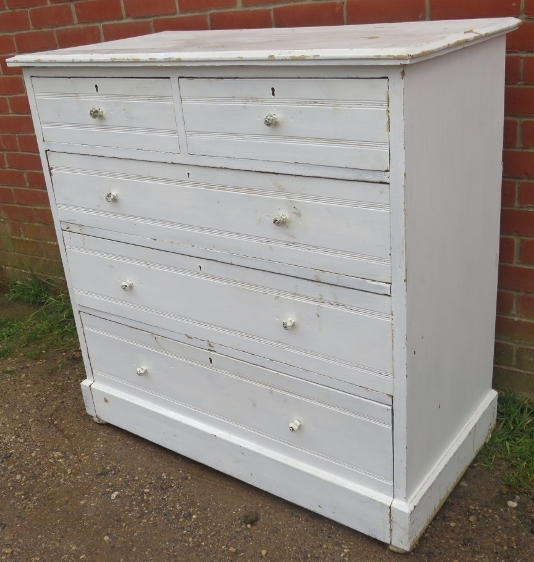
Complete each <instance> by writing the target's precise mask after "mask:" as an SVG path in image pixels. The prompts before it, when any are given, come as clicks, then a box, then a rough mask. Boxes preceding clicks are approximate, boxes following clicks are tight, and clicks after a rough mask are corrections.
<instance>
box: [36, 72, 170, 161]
mask: <svg viewBox="0 0 534 562" xmlns="http://www.w3.org/2000/svg"><path fill="white" fill-rule="evenodd" d="M32 84H33V88H34V91H35V99H36V103H37V110H38V112H39V119H40V121H41V127H42V131H43V138H44V140H45V141H46V142H54V143H63V144H76V145H84V146H88V147H90V146H95V145H96V146H107V147H112V148H123V149H136V150H146V151H157V152H172V153H178V152H180V149H179V143H178V132H177V127H176V115H175V110H174V101H173V95H172V87H171V81H170V79H168V78H120V79H116V78H39V77H33V78H32ZM99 111H100V112H101V114H98V112H99Z"/></svg>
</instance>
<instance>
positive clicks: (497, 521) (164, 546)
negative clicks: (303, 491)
mask: <svg viewBox="0 0 534 562" xmlns="http://www.w3.org/2000/svg"><path fill="white" fill-rule="evenodd" d="M0 306H1V307H3V308H2V312H0V314H2V315H6V314H14V313H17V314H19V313H24V309H23V308H20V307H19V308H17V307H16V306H14V305H10V306H6V304H5V302H4V303H0ZM83 378H84V374H83V364H82V361H81V357H80V353H79V350H75V349H73V350H71V351H69V352H67V353H58V352H50V351H44V352H42V353H41V356H40V358H39V359H37V360H28V359H24V358H23V356H22V354H21V355H20V356H18V357H12V358H8V359H0V384H1V389H2V396H1V398H0V560H20V561H24V562H26V561H27V562H37V561H39V562H45V561H46V562H49V561H50V562H57V561H59V560H68V561H78V560H84V561H86V562H93V561H94V562H96V561H102V562H104V561H105V562H110V561H111V562H112V561H124V562H135V561H140V562H141V561H142V562H147V561H157V562H166V561H185V562H189V561H201V562H204V561H206V562H208V561H209V562H223V561H228V560H244V561H249V560H250V561H253V560H271V561H272V560H276V561H278V562H286V561H287V562H289V561H291V562H293V561H295V562H297V561H306V560H321V561H323V560H324V561H330V560H337V561H346V560H349V561H359V562H367V561H369V562H375V561H376V562H382V561H393V560H397V561H400V562H402V561H403V560H406V561H413V562H415V561H426V560H436V561H457V562H465V561H471V560H473V561H474V560H477V561H491V562H493V561H501V560H502V561H513V562H516V561H525V562H529V561H533V560H534V499H533V498H528V497H519V496H516V495H515V494H514V493H512V492H510V491H509V490H508V489H506V487H504V486H503V485H502V484H501V475H500V473H499V472H498V471H494V472H489V471H488V470H486V469H485V468H483V467H480V466H476V465H475V466H473V467H471V468H470V469H469V470H468V471H467V473H466V474H465V476H464V478H463V479H462V481H461V482H460V485H459V486H457V488H456V489H455V490H454V492H453V493H452V495H451V497H450V498H449V500H448V501H447V502H446V503H445V505H444V507H443V508H442V509H441V510H440V512H439V513H438V515H437V517H436V518H435V520H434V521H433V523H432V524H431V526H430V527H429V529H428V530H427V532H426V533H425V535H424V536H423V538H422V539H421V541H420V543H419V545H418V546H417V547H416V548H415V549H414V550H413V551H412V552H411V553H409V554H407V555H402V554H395V553H393V552H391V551H389V550H388V549H387V547H386V546H384V545H383V544H381V543H379V542H377V541H375V540H373V539H371V538H368V537H366V536H364V535H361V534H359V533H357V532H355V531H353V530H351V529H348V528H347V527H344V526H342V525H339V524H337V523H334V522H332V521H329V520H327V519H325V518H323V517H321V516H319V515H316V514H314V513H311V512H309V511H306V510H304V509H301V508H299V507H297V506H295V505H292V504H290V503H288V502H285V501H283V500H281V499H279V498H276V497H274V496H271V495H270V494H267V493H265V492H262V491H260V490H257V489H255V488H252V487H251V486H248V485H246V484H243V483H242V482H240V481H238V480H235V479H233V478H230V477H228V476H226V475H224V474H221V473H219V472H216V471H214V470H211V469H209V468H207V467H205V466H203V465H200V464H198V463H195V462H193V461H191V460H189V459H187V458H185V457H181V456H180V455H177V454H175V453H173V452H171V451H168V450H166V449H163V448H161V447H159V446H157V445H154V444H153V443H150V442H148V441H145V440H143V439H141V438H138V437H136V436H134V435H131V434H129V433H127V432H124V431H122V430H120V429H118V428H116V427H113V426H111V425H98V424H96V423H94V422H93V421H92V420H91V418H90V417H89V416H88V415H86V414H85V411H84V407H83V402H82V398H81V393H80V390H79V382H80V381H81V380H83ZM508 502H512V503H511V504H510V505H509V504H508ZM514 504H516V505H515V507H513V506H514Z"/></svg>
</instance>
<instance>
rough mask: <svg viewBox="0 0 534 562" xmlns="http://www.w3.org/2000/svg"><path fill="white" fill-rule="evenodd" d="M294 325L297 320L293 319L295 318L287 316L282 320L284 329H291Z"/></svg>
mask: <svg viewBox="0 0 534 562" xmlns="http://www.w3.org/2000/svg"><path fill="white" fill-rule="evenodd" d="M294 325H295V321H294V320H293V318H287V319H286V320H284V321H283V322H282V326H283V327H284V330H290V329H291V328H293V326H294Z"/></svg>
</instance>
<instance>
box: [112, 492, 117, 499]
mask: <svg viewBox="0 0 534 562" xmlns="http://www.w3.org/2000/svg"><path fill="white" fill-rule="evenodd" d="M118 495H119V492H113V493H112V494H111V499H112V500H114V499H115V498H116V497H117V496H118Z"/></svg>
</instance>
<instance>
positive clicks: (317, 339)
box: [65, 233, 392, 394]
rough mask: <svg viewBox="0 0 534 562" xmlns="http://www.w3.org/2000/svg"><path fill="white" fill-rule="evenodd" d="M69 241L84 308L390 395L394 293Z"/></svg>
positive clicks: (95, 241) (96, 241)
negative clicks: (158, 327)
mask: <svg viewBox="0 0 534 562" xmlns="http://www.w3.org/2000/svg"><path fill="white" fill-rule="evenodd" d="M65 238H66V246H67V255H68V263H69V268H70V271H71V275H72V279H73V283H74V289H75V291H74V292H75V295H76V300H77V302H78V303H79V304H80V305H82V306H86V307H88V308H92V309H97V310H103V311H105V312H109V313H111V314H117V315H118V316H122V317H127V318H132V319H133V320H137V321H140V322H144V323H146V324H151V325H156V326H161V327H163V328H168V329H171V330H172V331H173V332H179V333H181V334H185V335H186V336H188V337H189V338H190V339H191V340H193V339H200V340H203V341H207V342H208V345H210V346H211V347H213V345H215V344H217V343H219V344H221V345H223V346H225V345H226V346H228V347H231V348H234V349H239V350H242V351H244V352H248V353H251V354H255V355H260V356H261V357H271V358H273V359H275V360H277V361H280V362H281V363H284V364H286V365H288V364H289V365H297V366H302V367H303V368H304V369H310V370H311V371H315V372H319V373H321V374H323V375H324V376H326V377H329V378H330V379H332V380H334V379H335V377H336V376H337V377H338V378H340V379H341V380H346V381H347V382H349V383H351V384H355V385H357V384H362V386H365V387H366V388H372V389H374V390H376V391H378V392H385V393H386V394H391V386H392V385H391V382H392V381H391V373H392V332H391V309H390V306H391V299H390V298H389V297H387V296H383V295H375V294H372V293H365V292H361V291H354V290H348V289H343V288H342V287H335V286H332V285H330V286H329V285H324V284H320V283H313V282H311V281H305V280H301V279H300V280H299V279H296V278H291V277H286V276H282V275H276V274H273V273H267V272H262V271H257V270H252V269H248V268H242V267H237V266H232V265H227V264H222V263H218V262H213V261H210V260H200V259H197V258H191V257H187V256H182V255H180V254H172V253H169V252H162V251H157V250H153V249H150V248H144V247H141V246H132V245H129V244H123V243H119V242H111V241H108V240H103V239H100V238H93V237H89V236H83V235H79V234H70V233H65ZM253 362H254V361H253Z"/></svg>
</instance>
